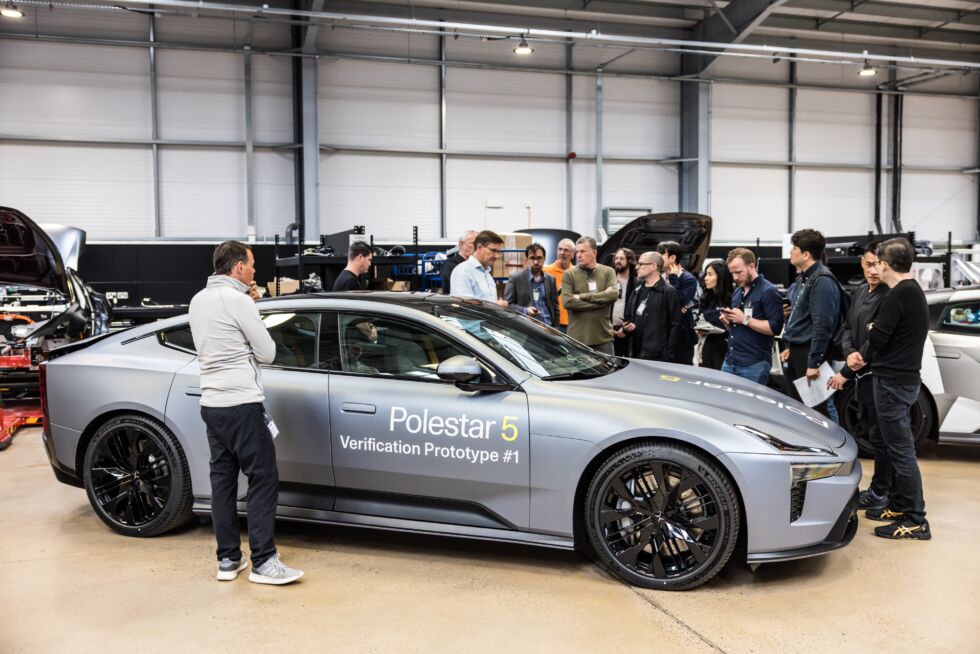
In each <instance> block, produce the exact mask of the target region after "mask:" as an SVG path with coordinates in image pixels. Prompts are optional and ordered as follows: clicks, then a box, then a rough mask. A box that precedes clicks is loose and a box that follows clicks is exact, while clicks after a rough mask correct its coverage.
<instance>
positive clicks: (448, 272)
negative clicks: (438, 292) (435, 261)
mask: <svg viewBox="0 0 980 654" xmlns="http://www.w3.org/2000/svg"><path fill="white" fill-rule="evenodd" d="M464 261H466V259H464V258H463V257H461V256H459V252H454V253H453V254H451V255H449V256H448V257H446V262H445V263H443V264H442V271H441V272H440V273H439V274H440V275H441V277H442V292H443V293H445V294H446V295H449V294H450V291H449V279H450V278H451V277H452V276H453V268H455V267H456V266H458V265H459V264H461V263H463V262H464Z"/></svg>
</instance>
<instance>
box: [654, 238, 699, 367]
mask: <svg viewBox="0 0 980 654" xmlns="http://www.w3.org/2000/svg"><path fill="white" fill-rule="evenodd" d="M657 252H658V253H660V256H662V257H663V258H664V269H663V274H664V277H666V278H667V281H668V282H669V283H670V285H671V286H673V287H674V288H675V289H676V290H677V295H678V296H679V297H680V301H681V340H680V343H679V344H678V346H677V353H676V354H675V356H674V361H673V362H674V363H683V364H685V365H688V366H690V365H692V364H693V363H694V346H695V345H697V342H698V335H697V333H695V331H694V322H695V321H694V309H695V307H697V305H698V303H697V300H698V278H697V277H695V276H694V275H692V274H691V273H689V272H688V271H686V270H684V267H683V266H682V265H681V262H680V258H681V256H682V255H683V254H684V248H682V247H681V244H680V243H678V242H677V241H661V242H660V243H659V244H658V245H657Z"/></svg>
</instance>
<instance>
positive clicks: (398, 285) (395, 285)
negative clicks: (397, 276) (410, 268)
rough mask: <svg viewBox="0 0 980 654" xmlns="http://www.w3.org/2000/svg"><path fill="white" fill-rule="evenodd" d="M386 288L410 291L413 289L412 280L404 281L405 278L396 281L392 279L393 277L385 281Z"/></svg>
mask: <svg viewBox="0 0 980 654" xmlns="http://www.w3.org/2000/svg"><path fill="white" fill-rule="evenodd" d="M385 288H386V289H387V290H389V291H410V290H412V289H411V282H407V281H404V280H402V281H397V282H396V281H394V280H391V279H389V280H388V281H387V282H386V283H385Z"/></svg>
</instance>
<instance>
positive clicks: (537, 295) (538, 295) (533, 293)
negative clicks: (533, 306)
mask: <svg viewBox="0 0 980 654" xmlns="http://www.w3.org/2000/svg"><path fill="white" fill-rule="evenodd" d="M531 296H532V297H534V302H535V303H537V301H538V300H540V299H541V291H531Z"/></svg>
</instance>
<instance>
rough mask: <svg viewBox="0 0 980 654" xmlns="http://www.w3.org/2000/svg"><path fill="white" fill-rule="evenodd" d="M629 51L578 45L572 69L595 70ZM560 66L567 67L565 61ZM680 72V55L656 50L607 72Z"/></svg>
mask: <svg viewBox="0 0 980 654" xmlns="http://www.w3.org/2000/svg"><path fill="white" fill-rule="evenodd" d="M627 50H629V48H619V47H603V48H599V47H594V46H588V45H583V44H578V45H576V46H575V47H574V48H573V49H572V67H573V68H575V69H576V70H595V69H596V68H598V67H599V66H600V65H601V64H603V63H605V62H607V61H609V60H610V59H612V58H613V57H616V56H619V55H621V54H623V53H624V52H626V51H627ZM535 54H536V53H535ZM560 65H561V66H564V65H565V64H564V60H562V62H561V64H560ZM680 70H681V59H680V57H679V56H678V55H674V54H664V53H660V52H656V51H654V50H636V51H634V52H632V53H630V54H628V55H626V56H625V57H623V58H622V59H617V60H616V61H615V62H613V63H612V64H610V66H609V67H608V68H607V72H611V73H645V74H648V75H678V74H680Z"/></svg>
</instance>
